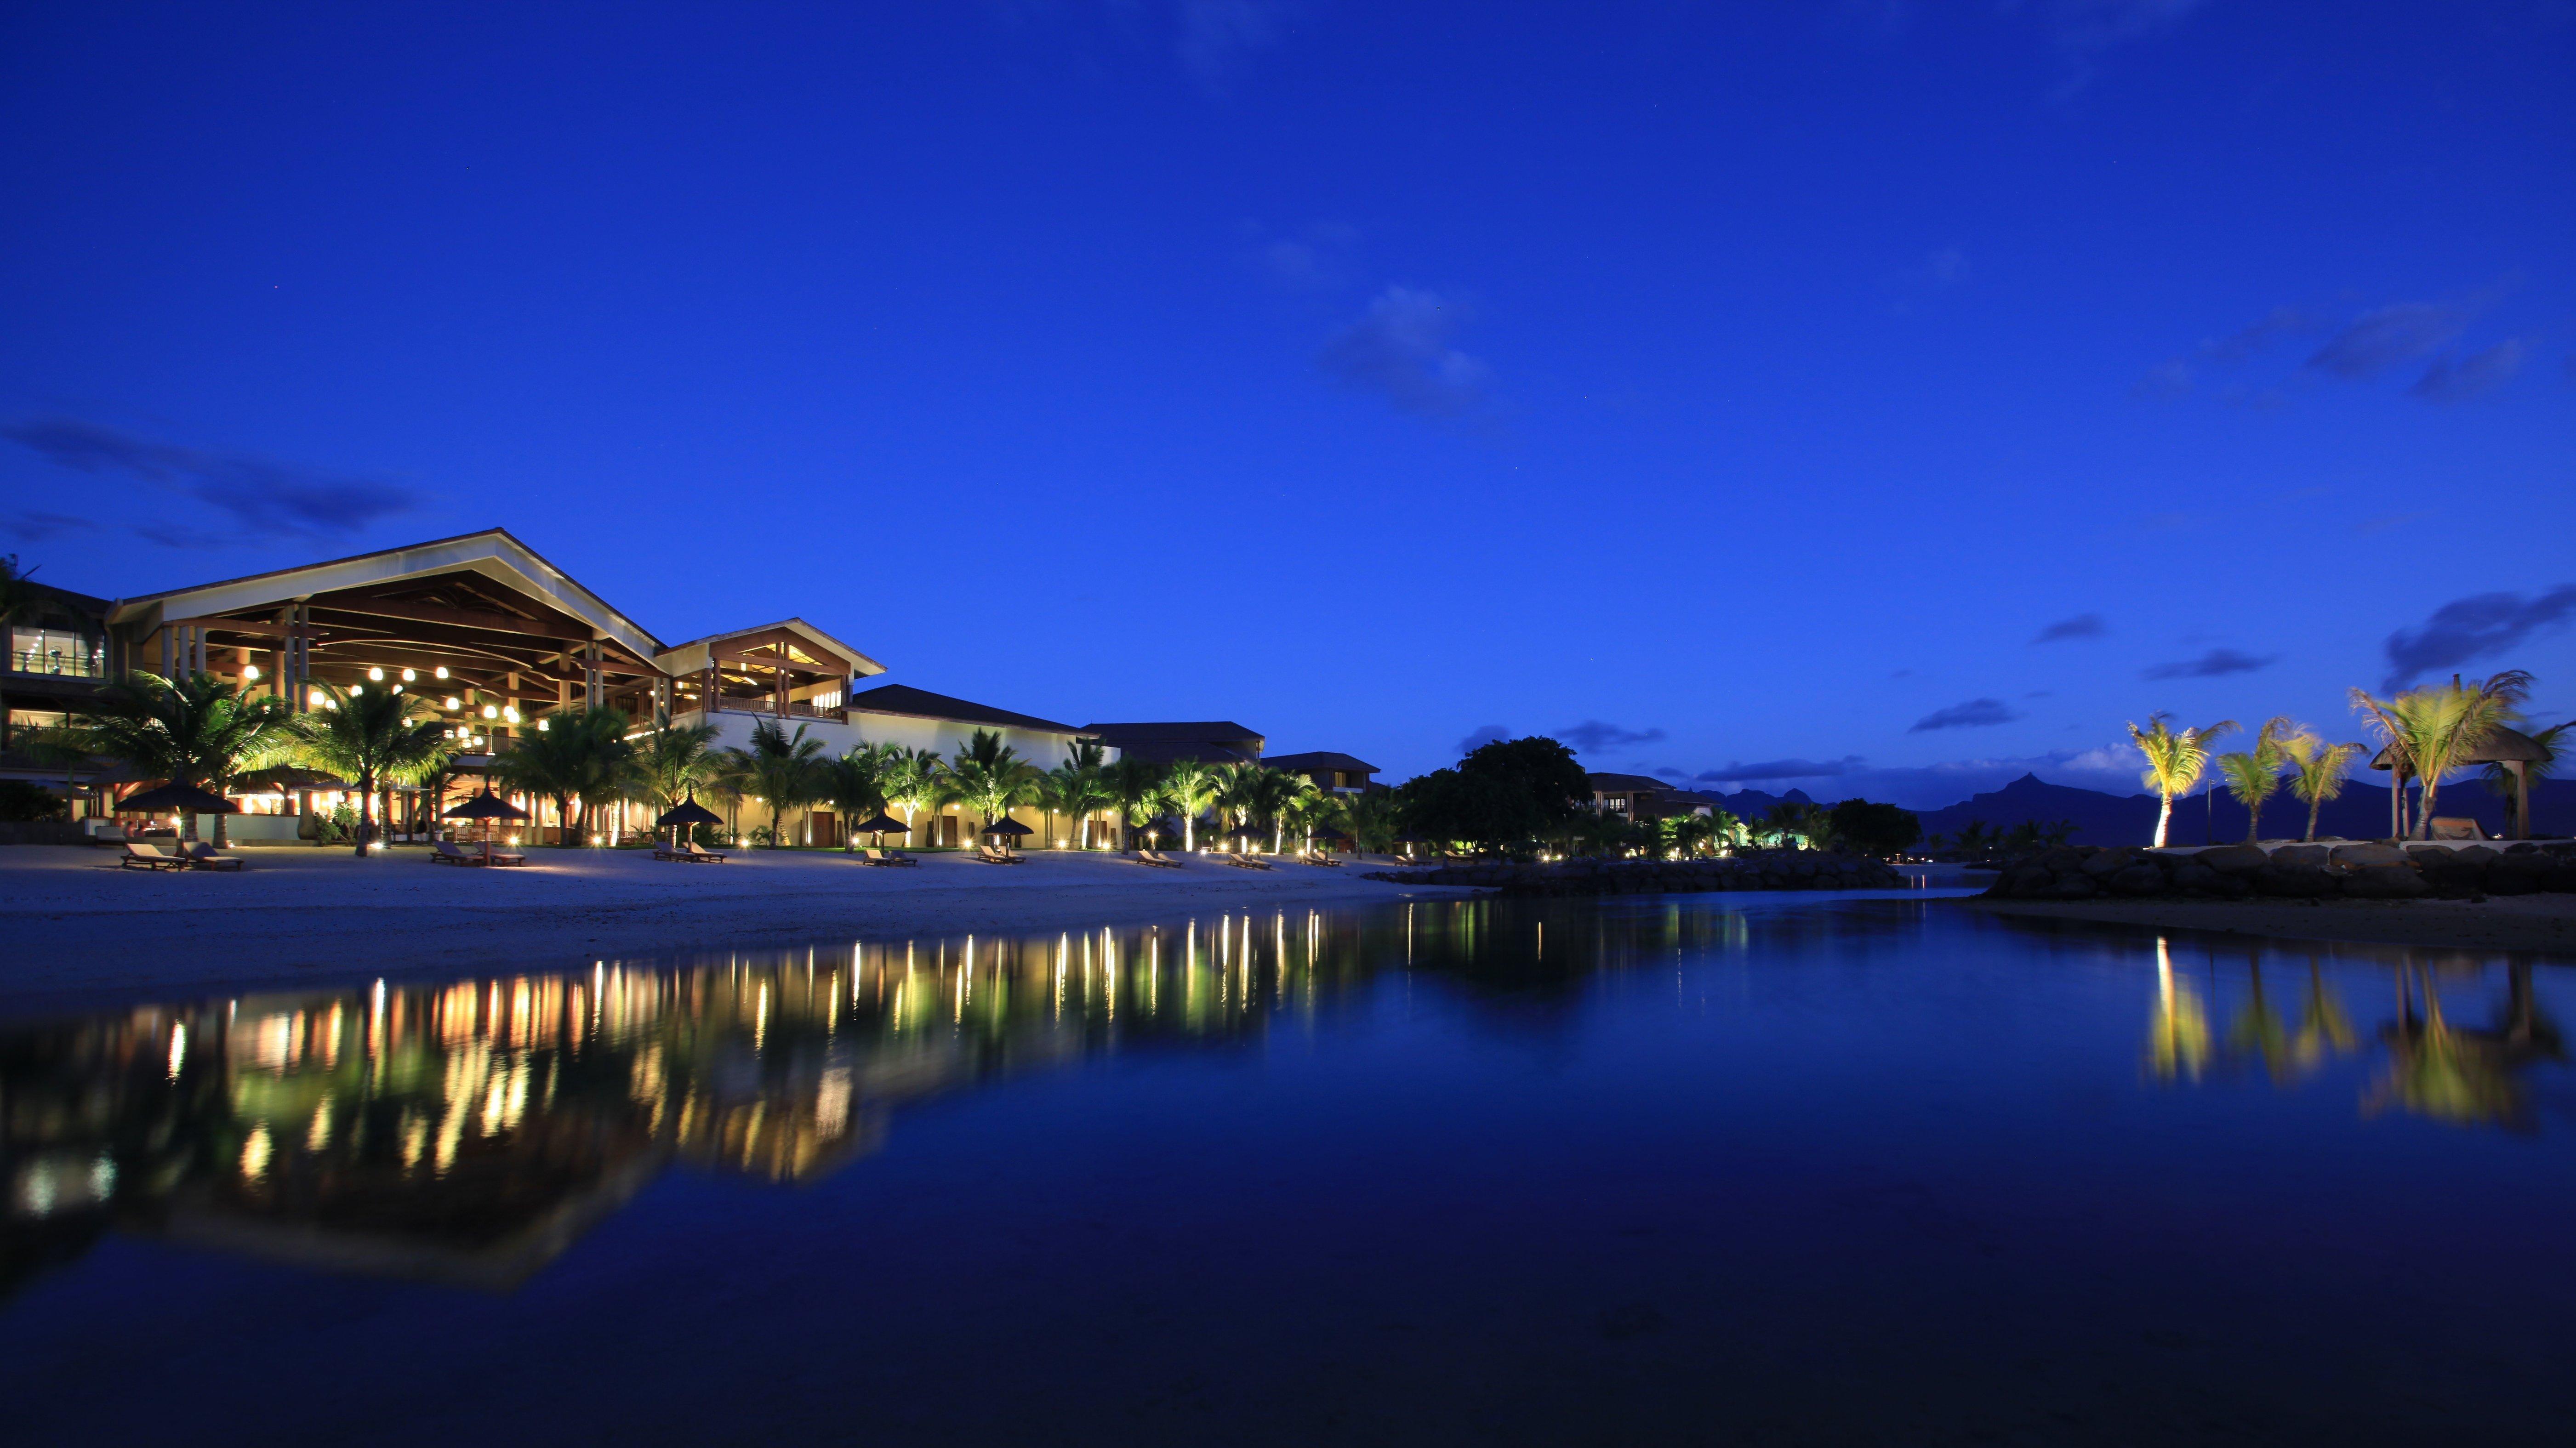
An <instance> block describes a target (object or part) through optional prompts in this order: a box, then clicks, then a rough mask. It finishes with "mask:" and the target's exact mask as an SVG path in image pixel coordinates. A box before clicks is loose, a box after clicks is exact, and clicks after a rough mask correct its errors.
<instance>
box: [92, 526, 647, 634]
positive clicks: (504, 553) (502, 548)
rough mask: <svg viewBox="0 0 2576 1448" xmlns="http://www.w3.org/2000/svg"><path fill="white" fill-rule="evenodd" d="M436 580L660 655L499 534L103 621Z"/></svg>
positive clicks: (119, 622) (270, 578) (307, 569)
mask: <svg viewBox="0 0 2576 1448" xmlns="http://www.w3.org/2000/svg"><path fill="white" fill-rule="evenodd" d="M443 573H474V574H478V575H480V576H482V577H483V578H486V579H489V580H490V581H492V582H494V583H497V584H499V585H501V586H502V587H504V588H507V589H510V590H512V591H514V592H517V593H519V594H522V595H524V596H526V597H527V598H528V599H530V600H532V601H534V602H536V603H538V604H541V605H543V606H545V607H547V608H551V609H554V610H555V611H557V612H558V613H562V614H566V615H569V616H570V617H572V618H576V619H579V620H580V621H581V622H582V623H584V624H586V625H588V626H589V628H590V629H591V631H592V633H593V635H594V636H595V637H598V638H602V639H606V640H608V641H609V642H611V643H615V644H617V645H619V646H621V647H623V648H625V649H626V650H627V651H628V652H630V653H632V654H634V655H635V656H636V657H638V658H647V659H649V658H651V657H653V656H654V655H655V654H657V653H660V652H662V641H661V640H660V639H657V638H655V637H653V636H652V635H651V634H649V633H646V632H645V631H644V630H643V629H642V628H640V627H638V626H637V625H636V623H635V621H634V620H632V619H630V618H628V617H627V616H626V615H624V614H622V613H619V612H618V611H617V610H616V609H614V608H611V607H609V605H608V602H607V600H605V599H603V598H601V597H600V596H599V595H598V594H596V593H593V592H591V591H590V590H589V589H587V588H584V587H583V586H582V585H580V584H578V583H576V582H574V581H573V579H572V575H570V574H568V573H566V572H564V571H563V570H562V569H560V568H557V567H556V566H554V565H553V564H551V563H549V562H547V561H546V560H545V559H543V558H541V557H539V556H537V552H536V550H535V549H533V548H530V547H529V546H528V545H527V544H525V543H522V542H520V541H519V540H518V539H516V538H513V537H511V536H510V535H509V533H507V532H506V531H504V530H502V529H499V528H492V529H487V530H486V531H484V532H480V533H467V534H463V535H461V536H459V537H455V538H442V539H439V540H437V541H436V542H431V543H414V544H411V545H409V546H407V547H402V548H388V549H386V550H384V551H383V552H380V553H362V554H359V555H358V556H356V557H354V558H339V559H334V560H332V561H330V562H327V563H310V564H306V565H304V566H303V567H301V568H283V569H279V570H278V571H276V572H274V573H255V574H252V575H251V576H250V577H248V578H235V579H231V580H228V581H226V582H222V583H208V584H201V585H199V586H197V587H195V588H181V589H174V590H172V591H171V592H168V593H154V594H146V595H144V596H143V597H141V598H129V599H124V600H122V601H120V602H119V603H118V604H117V605H116V607H115V609H114V611H113V612H111V613H110V614H109V615H108V622H110V623H111V624H114V625H115V626H117V627H119V628H127V629H131V630H134V631H135V632H138V633H150V632H151V631H153V630H154V629H157V628H159V627H160V626H161V621H162V620H163V619H165V618H168V619H191V618H210V617H213V616H216V615H219V614H227V613H233V612H237V611H239V610H243V609H257V608H267V607H271V606H274V605H281V604H287V603H294V602H298V601H301V600H303V599H308V598H311V597H313V596H314V595H316V594H322V593H336V592H339V591H341V590H343V589H351V588H366V587H371V586H375V585H380V584H386V583H400V582H403V581H405V580H408V579H414V578H428V577H433V576H436V575H438V574H443Z"/></svg>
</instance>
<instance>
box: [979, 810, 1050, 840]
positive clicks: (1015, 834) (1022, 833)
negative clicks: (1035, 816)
mask: <svg viewBox="0 0 2576 1448" xmlns="http://www.w3.org/2000/svg"><path fill="white" fill-rule="evenodd" d="M982 833H984V834H988V835H1008V836H1010V837H1011V838H1012V839H1015V840H1020V839H1026V838H1028V837H1029V836H1030V835H1033V834H1036V833H1037V831H1035V830H1033V829H1030V828H1029V827H1028V826H1027V825H1024V824H1021V823H1020V822H1019V821H1018V820H1015V819H1013V818H1011V817H1010V816H1009V815H1004V816H1002V817H1001V818H1000V819H997V820H987V821H985V822H984V828H983V831H982Z"/></svg>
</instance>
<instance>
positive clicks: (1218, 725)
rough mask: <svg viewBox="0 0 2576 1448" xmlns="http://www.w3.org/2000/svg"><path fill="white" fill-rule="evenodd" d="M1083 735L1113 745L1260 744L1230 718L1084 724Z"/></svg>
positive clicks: (1253, 732) (1258, 736)
mask: <svg viewBox="0 0 2576 1448" xmlns="http://www.w3.org/2000/svg"><path fill="white" fill-rule="evenodd" d="M1082 732H1083V733H1085V734H1097V735H1099V736H1100V737H1101V738H1103V739H1106V740H1108V741H1109V742H1110V743H1112V744H1115V743H1117V742H1118V741H1119V740H1120V739H1121V738H1125V739H1133V740H1136V741H1137V742H1139V743H1146V744H1232V743H1234V742H1236V741H1237V740H1243V739H1250V740H1252V741H1254V742H1256V743H1260V742H1263V741H1262V738H1261V732H1260V731H1259V730H1257V729H1246V728H1244V727H1243V726H1242V725H1240V724H1237V723H1235V722H1234V721H1233V720H1231V719H1202V720H1198V721H1195V722H1184V723H1150V722H1149V723H1141V724H1085V725H1083V726H1082Z"/></svg>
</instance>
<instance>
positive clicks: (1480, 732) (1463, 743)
mask: <svg viewBox="0 0 2576 1448" xmlns="http://www.w3.org/2000/svg"><path fill="white" fill-rule="evenodd" d="M1511 737H1512V731H1511V730H1510V729H1509V728H1508V727H1506V726H1504V725H1501V724H1484V725H1479V726H1478V727H1477V729H1476V732H1475V733H1473V734H1470V735H1468V736H1467V737H1466V738H1464V739H1461V740H1459V741H1458V757H1459V758H1461V759H1464V758H1466V757H1467V756H1468V755H1470V754H1473V753H1475V752H1476V751H1477V750H1479V749H1482V748H1484V747H1485V746H1486V745H1488V744H1494V743H1499V742H1500V741H1502V740H1505V739H1509V738H1511Z"/></svg>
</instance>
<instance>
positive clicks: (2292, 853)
mask: <svg viewBox="0 0 2576 1448" xmlns="http://www.w3.org/2000/svg"><path fill="white" fill-rule="evenodd" d="M2333 859H2334V851H2333V850H2331V849H2328V848H2327V847H2325V846H2324V845H2283V846H2282V847H2281V848H2279V849H2277V850H2274V851H2273V852H2272V863H2273V864H2275V865H2325V864H2328V863H2330V862H2332V861H2333Z"/></svg>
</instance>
